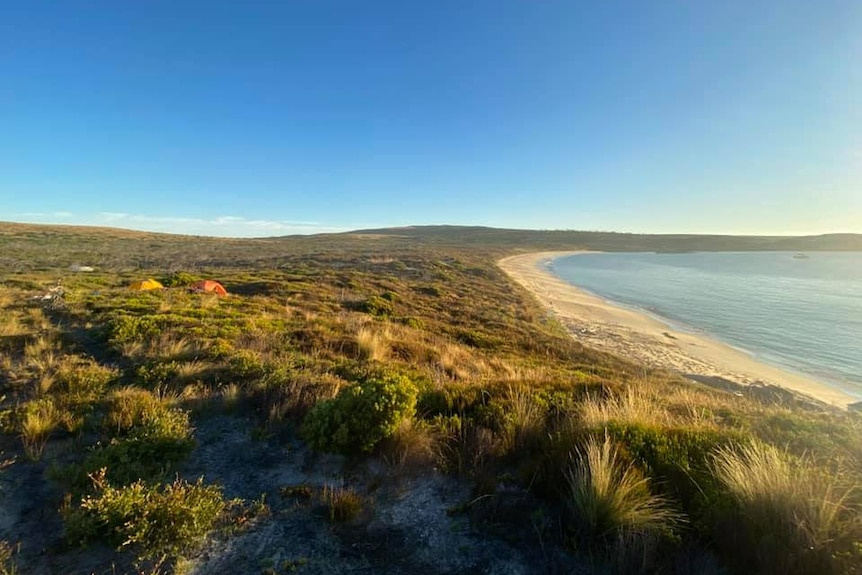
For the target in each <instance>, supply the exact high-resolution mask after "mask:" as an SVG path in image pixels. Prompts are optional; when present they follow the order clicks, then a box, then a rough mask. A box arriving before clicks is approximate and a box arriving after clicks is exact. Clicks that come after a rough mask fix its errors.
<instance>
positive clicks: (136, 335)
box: [108, 315, 161, 345]
mask: <svg viewBox="0 0 862 575" xmlns="http://www.w3.org/2000/svg"><path fill="white" fill-rule="evenodd" d="M160 332H161V327H160V326H159V323H158V322H157V321H156V319H155V318H154V317H152V316H137V315H120V316H117V317H115V318H114V319H113V320H111V322H110V325H109V329H108V334H109V335H108V339H109V341H110V342H111V344H113V345H121V344H124V343H131V342H143V341H147V340H150V339H152V338H154V337H155V336H157V335H158V334H159V333H160Z"/></svg>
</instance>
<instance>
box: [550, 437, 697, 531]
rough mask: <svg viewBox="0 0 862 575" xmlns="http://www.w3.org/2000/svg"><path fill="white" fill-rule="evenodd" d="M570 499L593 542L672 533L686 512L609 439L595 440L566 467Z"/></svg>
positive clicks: (576, 521) (575, 518) (581, 527)
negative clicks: (652, 488)
mask: <svg viewBox="0 0 862 575" xmlns="http://www.w3.org/2000/svg"><path fill="white" fill-rule="evenodd" d="M564 473H565V478H566V485H567V492H566V502H567V504H568V507H569V510H570V511H571V514H572V518H573V521H574V524H575V526H576V530H578V531H579V532H581V533H582V534H583V535H585V536H587V537H588V538H590V539H593V540H599V541H602V540H608V539H609V538H613V539H617V538H619V537H621V536H628V535H630V534H642V535H654V534H658V533H663V532H666V531H668V530H670V529H672V528H673V526H674V525H676V524H677V523H679V522H680V520H681V516H680V515H679V514H678V513H677V512H676V511H674V510H673V509H672V508H671V507H670V505H669V504H668V501H667V500H666V499H664V498H663V497H661V496H659V495H654V494H653V493H652V492H651V491H650V487H649V481H648V480H647V478H646V477H644V475H643V474H642V473H641V472H640V471H639V470H638V469H637V468H635V467H634V466H633V465H632V464H631V463H627V462H625V461H624V460H623V458H622V456H621V455H620V453H619V450H618V448H617V447H616V446H615V445H614V444H613V443H612V442H611V439H610V438H609V437H605V439H604V441H602V442H599V440H597V439H595V438H591V439H589V440H588V441H587V442H586V445H585V446H584V448H583V449H578V450H576V451H575V452H574V453H573V454H571V456H570V464H569V467H568V469H566V470H565V471H564Z"/></svg>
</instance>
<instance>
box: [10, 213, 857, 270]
mask: <svg viewBox="0 0 862 575" xmlns="http://www.w3.org/2000/svg"><path fill="white" fill-rule="evenodd" d="M576 249H590V250H597V251H655V252H693V251H764V250H776V251H794V252H801V251H862V234H829V235H822V236H807V237H786V236H699V235H646V234H622V233H613V232H579V231H536V230H507V229H499V228H487V227H478V226H411V227H402V228H384V229H376V230H357V231H353V232H345V233H340V234H318V235H307V236H282V237H269V238H217V237H207V236H189V235H179V234H164V233H154V232H138V231H131V230H125V229H116V228H102V227H86V226H62V225H37V224H17V223H8V222H0V271H3V270H25V269H30V270H33V269H44V268H48V267H52V268H54V267H63V268H68V267H69V266H72V265H76V264H80V265H95V266H98V267H102V268H110V269H140V268H148V267H154V266H155V267H168V268H172V269H198V268H201V267H209V268H212V267H272V266H278V265H280V262H282V263H283V262H284V261H286V260H285V258H286V257H288V256H290V255H291V254H293V255H300V254H301V255H302V256H303V257H307V258H310V259H314V260H318V259H319V260H321V261H323V260H328V259H331V257H332V254H333V253H339V254H341V255H345V254H352V256H354V257H372V256H375V255H380V254H386V255H394V254H405V253H415V252H417V251H423V252H424V253H437V254H438V255H441V254H450V255H451V254H454V253H456V252H457V253H460V254H462V255H463V254H466V253H468V252H469V253H471V254H473V255H481V256H483V257H484V256H488V257H494V258H496V257H502V256H504V255H507V254H513V253H523V252H530V251H543V250H576ZM441 257H442V255H441Z"/></svg>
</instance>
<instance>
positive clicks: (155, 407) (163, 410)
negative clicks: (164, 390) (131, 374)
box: [104, 387, 190, 438]
mask: <svg viewBox="0 0 862 575" xmlns="http://www.w3.org/2000/svg"><path fill="white" fill-rule="evenodd" d="M104 427H105V429H106V430H107V431H108V432H109V433H111V434H112V435H115V436H128V435H133V436H135V437H175V438H185V437H188V435H189V433H190V429H189V417H188V414H186V413H185V412H183V411H181V410H178V409H171V408H170V407H168V406H167V405H166V404H165V403H164V402H163V401H161V400H160V399H159V398H158V397H156V396H155V395H153V394H152V393H150V392H149V391H146V390H144V389H137V388H134V387H127V388H124V389H121V390H117V391H115V392H114V393H113V394H111V397H110V399H109V400H108V413H107V414H106V415H105V420H104Z"/></svg>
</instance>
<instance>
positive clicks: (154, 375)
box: [135, 361, 180, 388]
mask: <svg viewBox="0 0 862 575" xmlns="http://www.w3.org/2000/svg"><path fill="white" fill-rule="evenodd" d="M179 372H180V364H179V363H177V362H176V361H152V362H149V363H144V364H142V365H139V366H138V368H137V369H136V370H135V376H136V377H137V379H138V381H139V382H140V383H141V384H143V385H145V386H147V387H151V388H156V387H159V386H162V385H166V384H168V383H171V382H172V381H173V380H174V379H176V377H177V376H178V375H179Z"/></svg>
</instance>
